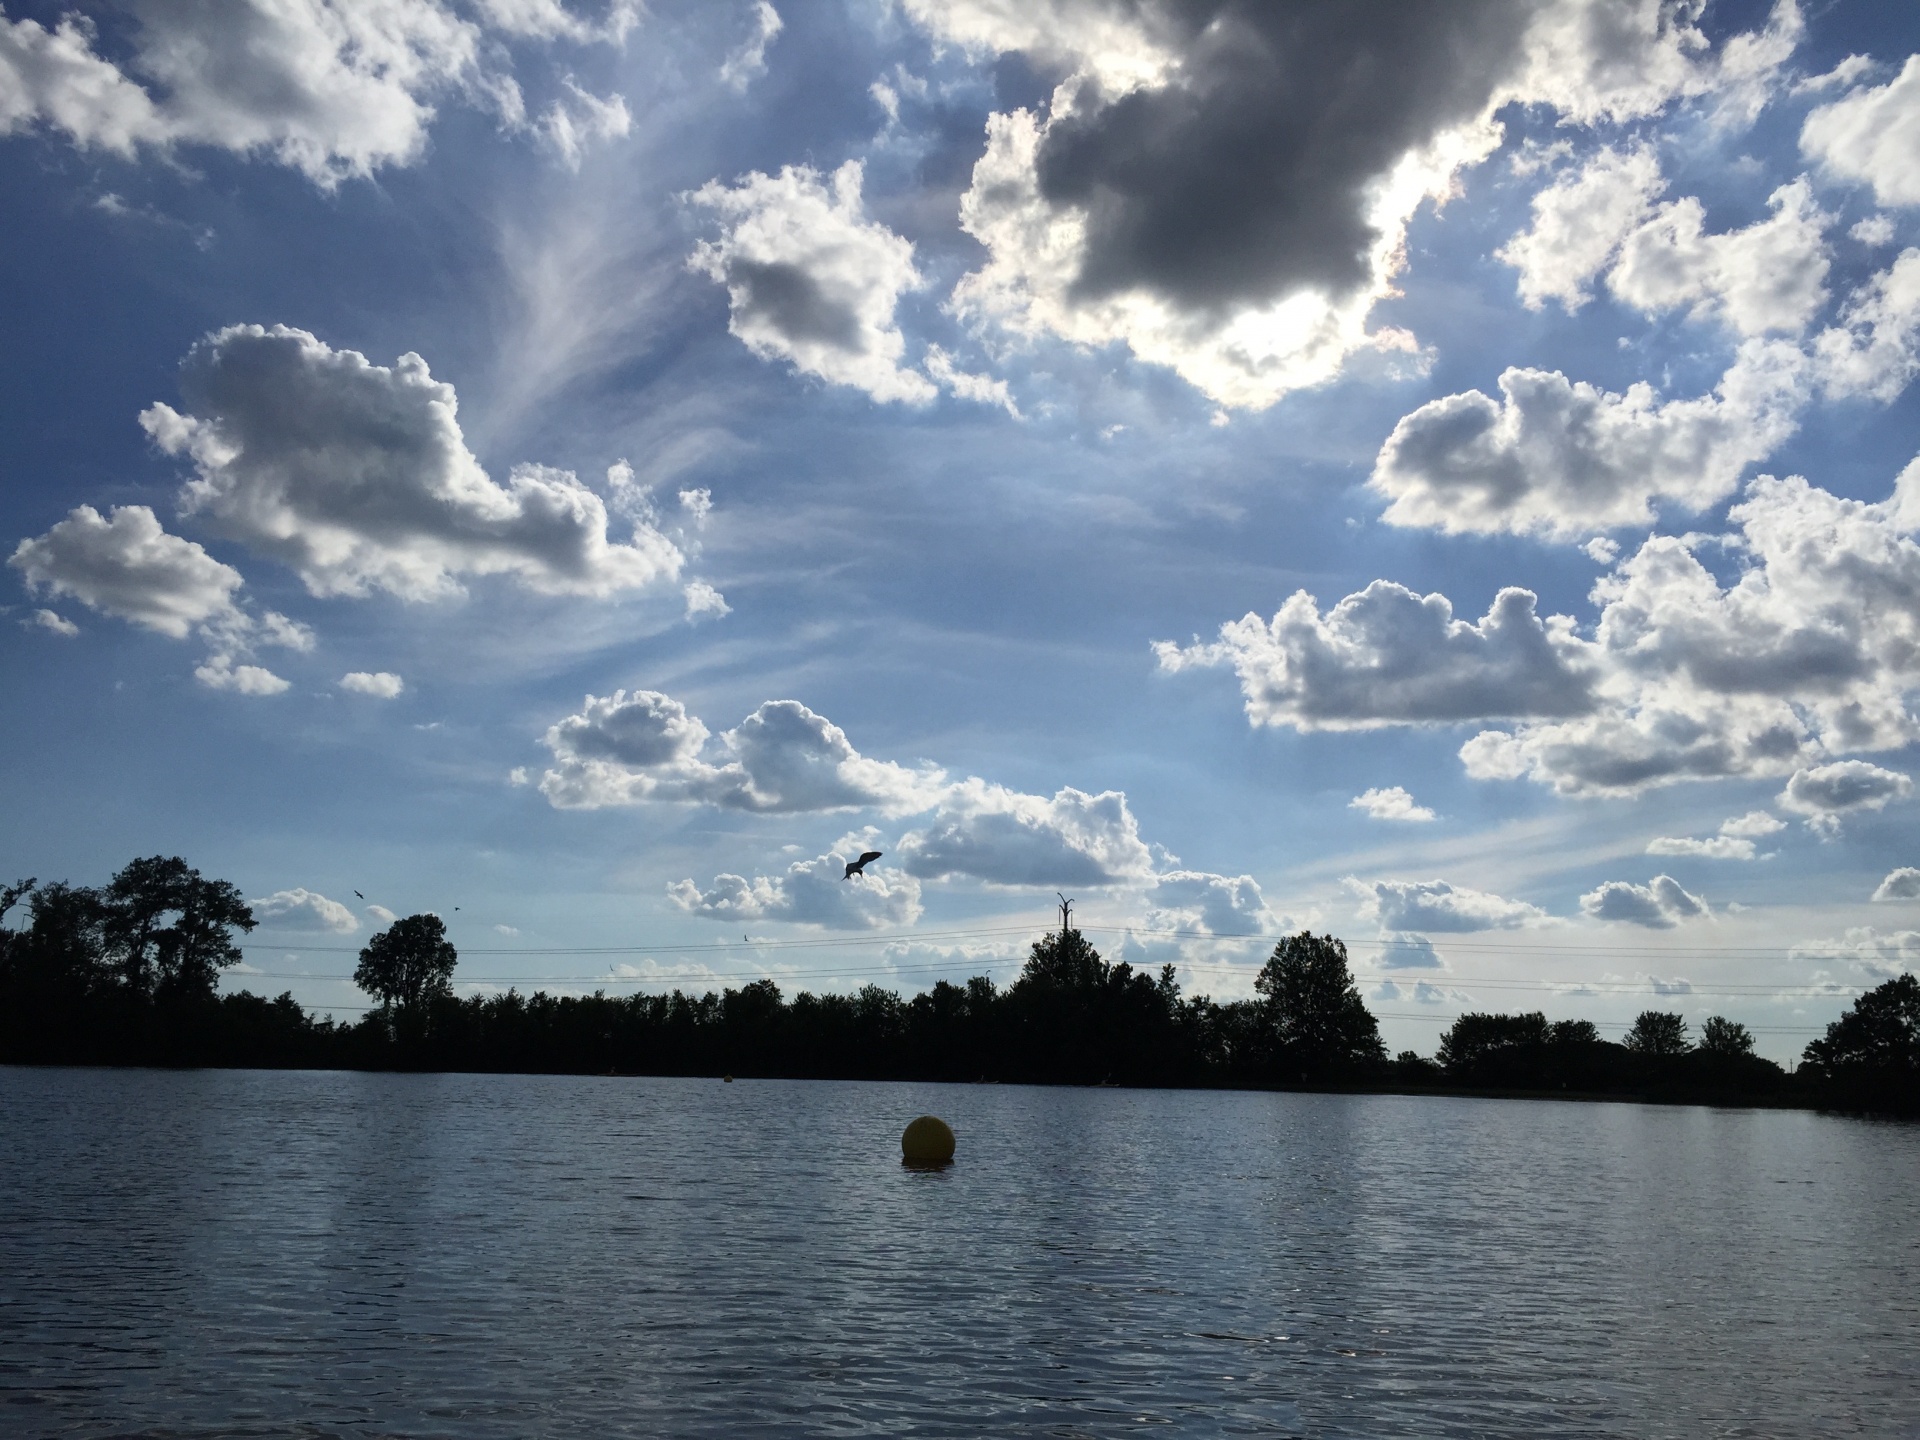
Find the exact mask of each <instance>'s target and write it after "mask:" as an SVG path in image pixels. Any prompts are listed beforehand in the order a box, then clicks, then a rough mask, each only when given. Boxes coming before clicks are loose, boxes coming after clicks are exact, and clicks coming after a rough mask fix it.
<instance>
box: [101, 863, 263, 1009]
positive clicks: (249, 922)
mask: <svg viewBox="0 0 1920 1440" xmlns="http://www.w3.org/2000/svg"><path fill="white" fill-rule="evenodd" d="M100 903H101V907H102V908H101V919H100V933H101V940H102V941H103V943H104V945H105V952H106V953H105V959H106V963H107V964H108V965H109V966H111V967H112V968H113V969H115V970H116V971H117V972H118V973H119V975H120V978H121V980H122V983H124V984H125V985H126V987H127V988H128V989H129V990H131V991H133V992H134V993H135V994H138V995H143V996H151V997H153V998H156V999H169V1000H187V999H211V998H212V997H213V995H214V992H215V991H216V990H217V989H218V987H219V983H220V972H221V971H222V970H224V969H226V968H227V967H228V966H229V965H234V964H237V963H239V960H240V947H239V946H238V945H236V944H235V943H234V940H233V934H232V932H233V931H235V930H241V931H247V930H251V929H253V927H254V919H253V911H252V910H250V909H248V908H247V902H246V901H245V900H243V899H242V898H241V897H240V892H239V891H238V890H236V889H235V888H234V887H233V886H232V885H230V884H228V883H227V882H226V881H225V880H208V879H205V878H203V877H202V876H201V874H200V872H199V871H198V870H195V869H194V868H193V867H192V866H190V865H188V864H187V862H186V861H184V860H182V859H181V858H180V857H179V856H177V855H174V856H165V855H153V856H149V857H148V858H146V859H144V860H133V861H130V862H128V864H127V865H126V866H125V867H124V868H122V869H121V871H120V873H119V874H117V875H115V876H114V877H113V879H112V880H110V881H108V882H107V888H106V889H105V890H104V891H102V892H100ZM169 917H171V919H170V920H169Z"/></svg>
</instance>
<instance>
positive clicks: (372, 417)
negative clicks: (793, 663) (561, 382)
mask: <svg viewBox="0 0 1920 1440" xmlns="http://www.w3.org/2000/svg"><path fill="white" fill-rule="evenodd" d="M181 391H182V394H183V395H184V396H185V397H186V400H187V403H188V404H189V406H190V407H192V409H193V410H194V411H195V412H197V413H194V414H181V413H179V412H176V411H175V410H174V409H172V407H170V406H167V405H160V404H157V405H154V406H152V407H150V408H149V409H147V410H146V411H144V412H142V414H141V416H140V421H141V424H142V425H143V426H144V427H145V428H146V430H147V432H148V434H150V435H151V436H152V437H153V439H154V442H155V443H156V444H157V445H159V446H160V448H161V449H162V450H164V451H166V452H167V453H168V454H175V455H178V454H185V455H188V456H190V457H191V458H192V460H193V463H194V467H195V469H196V471H197V472H198V473H197V478H195V479H193V480H191V481H189V482H188V483H187V485H186V486H185V488H184V489H183V490H182V492H181V508H182V510H183V511H184V512H185V513H187V514H190V515H194V516H197V517H198V518H200V519H201V520H203V521H204V522H205V523H206V524H207V525H209V526H210V527H211V528H213V529H215V530H216V531H218V532H219V533H220V534H222V535H225V536H228V537H229V538H231V539H234V540H237V541H239V542H240V543H241V544H243V545H245V546H247V547H248V548H249V549H251V550H253V551H255V552H257V553H259V554H262V555H267V556H270V557H272V558H274V559H277V560H279V561H281V562H283V563H285V564H286V565H288V566H290V567H291V568H292V569H293V570H294V571H295V572H296V573H298V574H299V576H300V578H301V579H302V580H303V581H305V582H306V586H307V588H308V590H310V591H311V592H312V593H313V594H315V595H321V596H327V595H365V594H367V593H368V592H369V591H372V590H385V591H388V592H389V593H391V594H394V595H397V596H399V597H400V598H402V599H405V600H427V599H433V598H438V597H444V596H450V595H457V594H459V593H460V591H461V586H460V580H459V577H461V576H466V575H510V576H512V577H513V578H514V579H515V580H517V581H518V582H519V583H520V584H522V585H524V586H526V587H527V588H528V589H530V590H534V591H537V592H540V593H543V594H571V595H592V596H605V595H611V594H615V593H617V592H620V591H625V590H634V589H640V588H642V587H645V586H648V585H652V584H654V583H656V582H660V581H669V582H670V581H673V580H675V579H677V577H678V575H679V572H680V567H681V565H682V563H683V559H684V557H683V556H682V554H681V552H680V551H679V549H678V548H677V547H676V546H675V545H674V544H673V543H672V542H671V541H670V540H668V539H667V538H666V536H664V535H662V534H661V533H660V532H659V531H658V530H657V529H655V528H653V526H652V525H650V524H647V523H645V522H643V521H635V522H634V524H633V527H632V535H631V538H630V539H629V540H628V541H627V542H626V543H624V544H622V543H616V542H614V541H613V540H611V539H609V537H608V525H607V507H606V504H605V502H604V501H602V499H601V498H600V496H598V495H597V494H595V493H594V492H593V491H592V490H590V489H588V488H587V487H586V486H585V485H583V484H582V483H581V482H580V481H579V480H578V479H577V478H576V477H575V476H574V475H573V474H572V472H570V471H565V470H552V469H548V468H546V467H545V466H539V465H523V466H519V467H517V468H516V469H515V470H514V471H513V472H512V474H511V475H510V476H509V478H508V483H507V484H506V485H505V486H502V485H499V484H496V483H495V482H494V481H493V480H492V479H490V478H489V477H488V475H487V474H486V472H485V471H484V470H483V469H481V467H480V463H479V461H478V460H476V459H475V458H474V455H473V453H472V452H471V451H470V450H468V449H467V446H466V441H465V438H464V437H463V435H462V434H461V430H460V425H459V421H458V419H457V418H456V415H457V409H458V402H457V400H456V397H455V395H454V390H453V387H452V386H451V385H449V384H446V383H445V382H442V381H437V380H435V379H434V378H433V376H432V375H431V374H430V373H429V372H428V369H427V362H426V361H424V360H422V359H421V358H420V357H419V356H418V355H414V354H407V355H402V356H401V357H400V359H399V361H398V362H397V363H396V364H395V365H394V366H393V368H391V369H389V368H387V367H386V366H382V365H374V364H372V363H370V362H369V361H368V360H367V358H366V357H365V356H364V355H361V354H359V353H358V352H357V351H353V350H334V349H332V348H331V347H329V346H327V345H326V344H324V343H322V342H321V341H320V340H318V339H316V338H315V337H314V336H312V335H310V334H308V333H307V332H306V331H304V330H295V329H291V328H289V327H287V326H284V325H275V326H273V327H271V328H268V327H264V326H260V325H234V326H230V327H228V328H227V329H225V330H221V331H218V332H216V333H214V334H212V335H209V336H208V337H207V338H206V339H204V340H202V341H201V342H200V343H199V344H197V345H195V346H194V347H193V349H192V350H191V351H189V352H188V354H187V357H186V360H185V361H184V362H183V365H182V374H181Z"/></svg>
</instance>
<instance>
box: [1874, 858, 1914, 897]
mask: <svg viewBox="0 0 1920 1440" xmlns="http://www.w3.org/2000/svg"><path fill="white" fill-rule="evenodd" d="M1873 898H1874V900H1875V901H1876V902H1878V903H1881V904H1886V903H1889V902H1892V901H1896V900H1920V870H1916V869H1914V868H1913V867H1912V866H1911V865H1902V866H1901V867H1900V868H1899V869H1897V870H1890V871H1888V872H1887V878H1886V879H1884V880H1882V881H1881V882H1880V884H1879V886H1878V888H1876V889H1875V890H1874V892H1873Z"/></svg>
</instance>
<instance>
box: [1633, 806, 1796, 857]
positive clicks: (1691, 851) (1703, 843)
mask: <svg viewBox="0 0 1920 1440" xmlns="http://www.w3.org/2000/svg"><path fill="white" fill-rule="evenodd" d="M1786 828H1787V826H1786V822H1785V821H1783V820H1779V819H1776V818H1775V817H1774V816H1772V815H1769V814H1768V813H1767V812H1766V811H1765V810H1749V811H1748V812H1747V813H1746V814H1745V815H1736V816H1734V817H1733V818H1732V819H1731V820H1723V821H1721V822H1720V833H1719V834H1718V835H1714V836H1711V837H1709V838H1707V839H1704V840H1702V839H1696V838H1693V837H1691V836H1672V835H1662V836H1660V837H1659V838H1657V839H1654V840H1650V841H1648V842H1647V854H1649V855H1697V856H1700V857H1701V858H1702V859H1706V860H1751V859H1753V858H1754V853H1755V851H1754V843H1753V842H1754V841H1755V840H1758V839H1762V838H1764V837H1766V836H1768V835H1777V834H1778V833H1779V832H1780V831H1782V830H1784V829H1786Z"/></svg>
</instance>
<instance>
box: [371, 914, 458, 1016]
mask: <svg viewBox="0 0 1920 1440" xmlns="http://www.w3.org/2000/svg"><path fill="white" fill-rule="evenodd" d="M459 962H460V952H459V951H457V950H455V949H454V948H453V942H452V941H451V940H449V939H447V927H446V925H445V924H444V923H443V922H442V921H441V919H440V917H439V916H438V915H408V916H406V917H405V918H404V919H400V920H396V921H394V922H393V924H391V925H389V926H388V927H387V928H386V929H385V930H382V931H381V932H380V933H379V934H378V935H376V936H374V937H373V939H371V940H369V941H368V942H367V945H366V948H365V949H363V950H362V951H361V952H360V964H359V965H358V966H357V967H356V968H355V969H354V972H353V983H354V984H356V985H358V986H359V987H360V988H361V989H362V990H364V991H366V992H367V994H369V995H371V996H373V997H374V998H375V999H377V1000H378V1001H379V1002H380V1003H381V1004H382V1005H383V1006H385V1007H386V1008H387V1009H389V1010H391V1009H393V1008H394V1007H395V1006H399V1007H400V1008H401V1009H403V1010H417V1009H419V1008H420V1007H421V1006H422V1005H423V1004H425V1003H426V1002H427V1001H429V1000H435V999H442V998H447V997H450V996H451V995H452V994H453V967H454V966H455V965H457V964H458V963H459Z"/></svg>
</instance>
